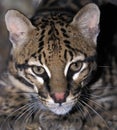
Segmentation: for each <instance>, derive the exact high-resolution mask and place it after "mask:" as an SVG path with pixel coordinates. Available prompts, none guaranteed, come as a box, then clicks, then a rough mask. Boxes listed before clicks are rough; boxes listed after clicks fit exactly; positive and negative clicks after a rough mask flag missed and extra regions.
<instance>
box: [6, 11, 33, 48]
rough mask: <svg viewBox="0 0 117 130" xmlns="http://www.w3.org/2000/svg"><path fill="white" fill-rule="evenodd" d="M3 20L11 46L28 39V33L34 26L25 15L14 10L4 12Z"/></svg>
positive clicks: (18, 44)
mask: <svg viewBox="0 0 117 130" xmlns="http://www.w3.org/2000/svg"><path fill="white" fill-rule="evenodd" d="M5 22H6V26H7V29H8V31H9V34H10V35H9V37H10V41H11V42H12V44H13V47H17V46H22V45H23V44H24V43H26V42H27V41H28V40H29V36H28V34H29V33H30V32H31V31H32V30H34V28H35V27H34V26H33V25H32V23H31V22H30V20H29V19H28V18H27V17H25V16H24V15H23V14H21V13H20V12H18V11H16V10H9V11H8V12H7V13H6V15H5Z"/></svg>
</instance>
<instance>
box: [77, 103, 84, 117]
mask: <svg viewBox="0 0 117 130" xmlns="http://www.w3.org/2000/svg"><path fill="white" fill-rule="evenodd" d="M79 104H80V102H79V101H78V103H77V104H76V105H75V107H76V109H77V110H80V112H81V115H82V116H83V118H84V119H85V115H84V112H83V110H82V108H81V107H80V105H81V104H80V105H79ZM77 107H78V108H77Z"/></svg>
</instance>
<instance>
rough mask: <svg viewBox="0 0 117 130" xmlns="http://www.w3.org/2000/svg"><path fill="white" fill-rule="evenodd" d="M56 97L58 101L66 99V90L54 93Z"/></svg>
mask: <svg viewBox="0 0 117 130" xmlns="http://www.w3.org/2000/svg"><path fill="white" fill-rule="evenodd" d="M54 97H55V98H56V100H57V101H59V100H64V98H65V93H64V92H61V93H55V94H54Z"/></svg>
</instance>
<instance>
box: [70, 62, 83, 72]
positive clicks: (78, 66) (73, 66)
mask: <svg viewBox="0 0 117 130" xmlns="http://www.w3.org/2000/svg"><path fill="white" fill-rule="evenodd" d="M82 65H83V63H82V62H80V61H79V62H74V63H72V64H71V66H70V70H71V71H73V72H78V71H80V69H81V68H82Z"/></svg>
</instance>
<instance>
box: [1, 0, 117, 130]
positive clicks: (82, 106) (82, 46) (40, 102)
mask: <svg viewBox="0 0 117 130" xmlns="http://www.w3.org/2000/svg"><path fill="white" fill-rule="evenodd" d="M99 4H100V2H99V1H96V0H94V1H91V0H89V1H88V0H82V1H77V0H72V1H71V0H49V1H47V0H42V1H41V2H39V5H38V9H37V12H36V13H35V15H34V16H33V17H32V18H31V19H28V18H27V17H26V16H25V15H23V13H21V12H19V11H17V10H9V11H8V12H7V13H6V15H5V23H6V27H7V30H8V32H9V39H10V41H11V43H12V48H11V53H10V58H9V63H8V69H7V70H6V71H5V72H4V73H3V74H1V80H0V130H107V129H113V130H115V129H116V128H117V124H116V121H117V119H116V118H117V117H116V111H115V110H116V98H117V89H116V87H115V86H116V85H117V83H116V78H117V74H116V73H115V72H116V71H114V69H113V71H114V72H113V73H114V76H113V74H112V76H113V77H114V78H115V80H114V81H113V86H112V85H110V84H109V83H108V84H104V83H103V81H104V80H103V76H100V77H98V63H97V57H98V54H97V47H96V46H97V36H98V34H99V22H100V9H99V7H98V6H97V5H99ZM114 61H115V60H113V62H112V63H113V66H114V67H115V69H117V68H116V63H115V62H114ZM107 69H108V68H107ZM106 76H107V77H108V74H106ZM97 77H98V78H97ZM104 85H105V86H104ZM112 110H113V113H112ZM108 115H109V116H108ZM105 117H106V119H105Z"/></svg>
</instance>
